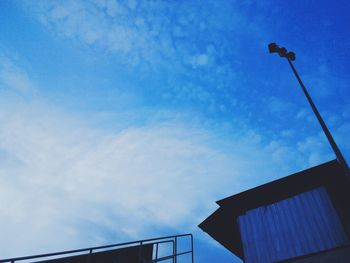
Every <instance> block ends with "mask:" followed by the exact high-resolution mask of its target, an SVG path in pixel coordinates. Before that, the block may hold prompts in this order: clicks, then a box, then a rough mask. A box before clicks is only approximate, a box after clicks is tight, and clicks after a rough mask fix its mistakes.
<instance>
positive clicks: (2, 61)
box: [0, 54, 35, 94]
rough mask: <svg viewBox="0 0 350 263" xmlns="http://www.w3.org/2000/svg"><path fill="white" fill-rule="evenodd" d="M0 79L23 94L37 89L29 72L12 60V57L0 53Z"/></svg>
mask: <svg viewBox="0 0 350 263" xmlns="http://www.w3.org/2000/svg"><path fill="white" fill-rule="evenodd" d="M0 79H1V81H2V84H3V85H5V86H6V87H7V88H10V89H13V90H15V91H17V92H19V93H22V94H28V93H33V92H34V91H35V88H34V85H33V83H32V80H30V78H29V77H28V74H27V73H26V72H25V71H23V70H22V69H21V68H20V67H18V66H17V65H16V64H14V63H13V62H12V59H10V58H8V57H7V56H5V55H2V54H0Z"/></svg>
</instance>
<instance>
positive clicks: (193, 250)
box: [191, 234, 194, 263]
mask: <svg viewBox="0 0 350 263" xmlns="http://www.w3.org/2000/svg"><path fill="white" fill-rule="evenodd" d="M191 251H192V263H194V249H193V235H192V234H191Z"/></svg>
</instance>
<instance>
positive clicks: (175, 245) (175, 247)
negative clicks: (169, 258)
mask: <svg viewBox="0 0 350 263" xmlns="http://www.w3.org/2000/svg"><path fill="white" fill-rule="evenodd" d="M174 249H175V258H174V259H175V263H176V262H177V236H175V244H174Z"/></svg>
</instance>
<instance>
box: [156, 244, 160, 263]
mask: <svg viewBox="0 0 350 263" xmlns="http://www.w3.org/2000/svg"><path fill="white" fill-rule="evenodd" d="M158 247H159V243H157V245H156V262H158Z"/></svg>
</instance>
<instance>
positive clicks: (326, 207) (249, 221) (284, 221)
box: [238, 187, 349, 263]
mask: <svg viewBox="0 0 350 263" xmlns="http://www.w3.org/2000/svg"><path fill="white" fill-rule="evenodd" d="M238 224H239V228H240V233H241V238H242V243H243V251H244V259H245V262H247V263H251V262H254V263H258V262H259V263H260V262H261V263H265V262H277V261H281V260H285V259H289V258H294V257H297V256H302V255H307V254H310V253H316V252H319V251H322V250H326V249H330V248H334V247H338V246H341V245H345V244H348V243H349V240H348V237H347V235H346V234H345V232H344V229H343V226H342V225H341V223H340V220H339V218H338V215H337V213H336V210H335V209H334V207H333V205H332V203H331V201H330V199H329V197H328V194H327V191H326V190H325V188H323V187H319V188H316V189H314V190H311V191H308V192H304V193H302V194H299V195H296V196H293V197H291V198H288V199H285V200H282V201H279V202H276V203H274V204H271V205H267V206H263V207H258V208H255V209H252V210H249V211H247V212H246V213H245V214H244V215H242V216H239V217H238Z"/></svg>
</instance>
